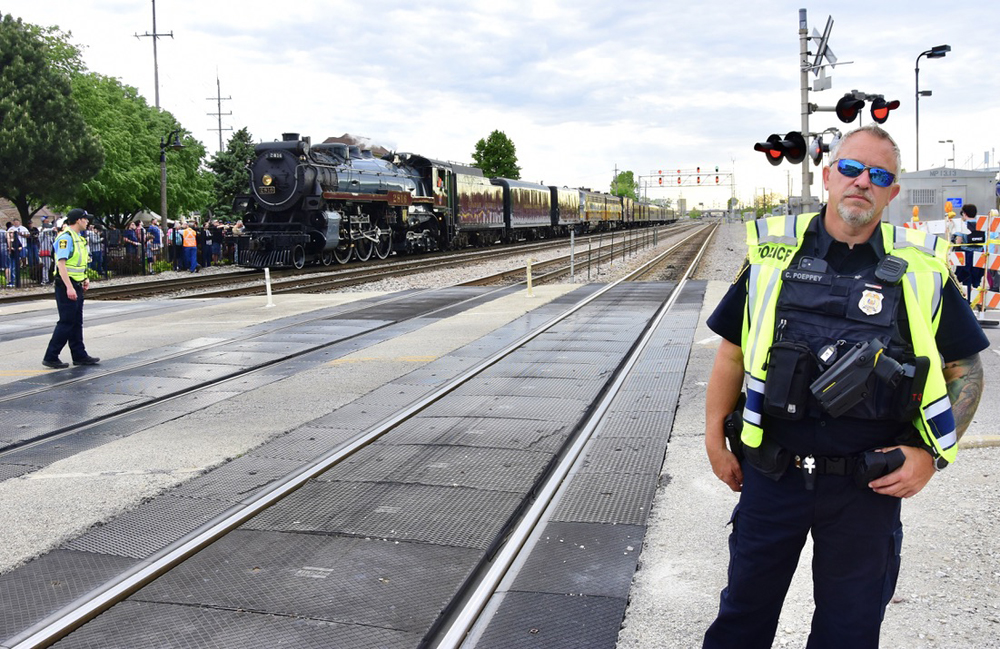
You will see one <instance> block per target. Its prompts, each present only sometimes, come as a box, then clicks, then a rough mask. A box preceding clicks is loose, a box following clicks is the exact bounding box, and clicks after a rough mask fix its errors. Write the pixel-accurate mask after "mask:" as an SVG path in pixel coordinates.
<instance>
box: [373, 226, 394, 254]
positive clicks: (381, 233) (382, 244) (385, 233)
mask: <svg viewBox="0 0 1000 649" xmlns="http://www.w3.org/2000/svg"><path fill="white" fill-rule="evenodd" d="M375 233H376V235H377V236H378V242H377V243H376V244H375V256H376V257H378V258H379V259H385V258H386V257H388V256H389V253H390V252H392V233H391V232H390V231H389V230H383V229H382V228H375Z"/></svg>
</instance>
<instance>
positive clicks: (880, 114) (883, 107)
mask: <svg viewBox="0 0 1000 649" xmlns="http://www.w3.org/2000/svg"><path fill="white" fill-rule="evenodd" d="M897 108H899V100H898V99H893V100H892V101H886V100H885V98H884V97H883V96H882V95H879V96H877V97H875V100H874V101H872V119H873V120H875V121H876V122H878V123H879V124H885V120H887V119H889V112H890V111H893V110H896V109H897Z"/></svg>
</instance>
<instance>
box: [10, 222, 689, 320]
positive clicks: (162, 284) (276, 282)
mask: <svg viewBox="0 0 1000 649" xmlns="http://www.w3.org/2000/svg"><path fill="white" fill-rule="evenodd" d="M684 227H686V226H685V225H683V224H674V225H670V226H665V227H662V228H656V229H655V232H654V229H652V228H646V229H639V230H624V231H619V232H610V233H602V234H594V235H587V236H582V237H579V238H577V242H578V243H579V245H580V246H581V248H582V247H583V245H584V244H588V242H599V243H598V247H599V248H603V249H605V250H610V251H614V250H616V249H617V250H618V251H621V250H622V249H623V248H622V243H621V242H622V241H623V239H625V238H626V237H628V238H630V239H637V240H643V241H645V242H647V244H648V243H650V242H652V241H653V240H654V238H656V237H661V236H665V235H669V234H670V233H671V232H676V231H677V230H679V229H683V228H684ZM616 242H617V244H616ZM566 245H568V241H567V240H566V239H549V240H544V241H536V242H529V243H521V244H516V245H511V246H498V247H495V248H484V249H479V250H462V251H457V252H447V253H431V254H427V255H420V256H417V257H412V258H406V257H390V258H388V259H386V260H371V261H368V262H363V263H352V264H349V265H346V266H332V267H310V268H307V269H302V270H296V269H276V270H273V271H272V272H271V273H270V277H271V291H272V292H273V293H303V292H311V293H321V292H326V291H334V290H338V289H342V288H346V287H350V286H357V285H360V284H365V283H369V282H375V281H379V280H382V279H389V278H392V277H405V276H409V275H412V274H413V273H416V272H427V271H432V270H438V269H447V268H455V267H460V266H464V265H468V264H471V263H479V262H483V261H490V260H494V259H507V258H518V257H520V256H522V255H525V254H528V255H531V254H544V253H545V252H547V251H549V250H552V249H559V248H563V247H565V246H566ZM616 245H617V248H616ZM581 258H582V252H581ZM265 290H266V288H265V286H264V274H263V272H262V271H259V270H238V271H234V272H228V273H219V274H215V273H213V274H205V275H201V274H193V275H191V276H189V277H181V278H175V279H162V278H155V279H150V280H147V281H140V282H130V283H127V284H117V285H115V284H102V283H101V282H95V284H94V286H93V287H92V288H91V289H90V290H89V291H88V292H87V299H88V300H134V299H144V298H150V297H160V296H167V297H188V298H216V297H239V296H245V295H263V294H264V293H265ZM51 298H52V295H51V291H44V292H32V293H12V294H10V295H5V296H0V306H2V305H3V304H5V303H6V304H10V303H15V302H25V301H35V300H48V299H51Z"/></svg>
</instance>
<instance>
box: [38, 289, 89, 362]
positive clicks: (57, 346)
mask: <svg viewBox="0 0 1000 649" xmlns="http://www.w3.org/2000/svg"><path fill="white" fill-rule="evenodd" d="M55 286H56V306H57V307H58V308H59V322H57V323H56V329H55V331H53V332H52V338H51V340H49V347H48V349H46V350H45V358H44V360H47V361H56V360H59V354H60V353H61V352H62V349H63V347H64V346H65V345H66V343H69V352H70V354H71V355H72V356H73V360H75V361H79V360H83V359H84V358H87V349H86V347H84V346H83V284H82V283H80V282H73V289H74V290H75V291H76V299H75V300H71V299H69V297H67V296H66V286H65V285H64V284H63V283H62V279H61V278H56V280H55Z"/></svg>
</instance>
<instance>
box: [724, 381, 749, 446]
mask: <svg viewBox="0 0 1000 649" xmlns="http://www.w3.org/2000/svg"><path fill="white" fill-rule="evenodd" d="M746 402H747V395H746V394H744V393H742V392H741V393H740V398H739V399H738V400H737V402H736V410H734V411H732V412H731V413H729V414H728V415H726V418H725V419H724V420H723V421H722V431H723V433H725V435H726V441H727V442H729V450H730V451H732V453H733V455H735V456H736V459H737V460H739V461H740V462H742V461H743V439H742V435H743V406H745V405H746Z"/></svg>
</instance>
